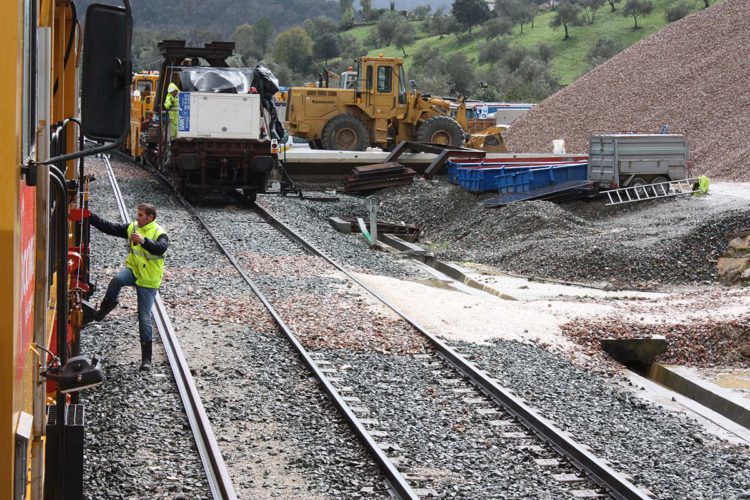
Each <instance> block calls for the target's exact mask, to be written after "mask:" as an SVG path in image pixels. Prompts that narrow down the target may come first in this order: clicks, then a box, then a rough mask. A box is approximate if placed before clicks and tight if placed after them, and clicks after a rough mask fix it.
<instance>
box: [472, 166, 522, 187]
mask: <svg viewBox="0 0 750 500" xmlns="http://www.w3.org/2000/svg"><path fill="white" fill-rule="evenodd" d="M529 169H530V168H529V167H499V168H470V167H469V168H466V167H459V168H458V169H457V174H458V185H459V186H461V187H462V188H464V189H466V190H467V191H471V192H472V193H484V192H486V191H495V190H497V188H498V186H497V181H496V179H497V178H498V177H502V178H503V179H504V180H503V181H501V182H503V183H504V184H503V185H504V186H509V185H515V184H523V183H528V182H529V177H528V176H526V177H524V176H523V175H521V174H523V173H525V172H528V171H529Z"/></svg>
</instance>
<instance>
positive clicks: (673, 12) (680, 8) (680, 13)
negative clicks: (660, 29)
mask: <svg viewBox="0 0 750 500" xmlns="http://www.w3.org/2000/svg"><path fill="white" fill-rule="evenodd" d="M688 14H690V6H689V5H688V4H687V3H685V2H680V3H678V4H676V5H673V6H671V7H669V8H668V9H667V10H665V11H664V18H665V19H666V20H667V22H668V23H673V22H675V21H678V20H680V19H682V18H683V17H685V16H687V15H688Z"/></svg>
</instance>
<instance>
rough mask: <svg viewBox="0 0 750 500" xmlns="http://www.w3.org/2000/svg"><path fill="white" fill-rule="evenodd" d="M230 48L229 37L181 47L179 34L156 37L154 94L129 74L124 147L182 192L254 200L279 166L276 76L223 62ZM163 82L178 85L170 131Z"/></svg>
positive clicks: (280, 133) (140, 77)
mask: <svg viewBox="0 0 750 500" xmlns="http://www.w3.org/2000/svg"><path fill="white" fill-rule="evenodd" d="M233 50H234V42H211V43H207V44H205V46H204V47H187V46H186V44H185V41H184V40H163V41H161V42H159V51H160V53H161V55H162V56H163V58H164V59H163V63H162V67H161V70H160V71H159V73H158V78H157V81H156V89H155V92H154V97H153V100H151V101H149V100H148V99H150V98H151V96H150V95H149V96H147V97H146V98H145V99H144V96H143V93H142V91H141V90H140V89H139V88H138V86H139V82H142V80H143V79H144V78H145V76H144V75H136V76H135V77H134V79H133V85H132V89H131V91H132V102H133V106H132V117H131V130H130V136H129V140H128V145H135V144H136V143H138V146H131V147H129V148H125V149H126V151H127V152H128V153H129V154H130V155H131V156H133V157H134V158H136V159H138V160H140V161H141V162H143V163H148V164H150V165H151V166H152V167H154V168H156V169H158V170H160V171H161V172H162V173H164V174H166V175H167V177H168V178H170V179H171V180H172V182H173V183H174V184H175V186H176V187H177V188H178V189H179V190H180V191H181V192H182V193H183V194H185V195H188V194H201V193H207V192H216V191H218V192H226V191H237V190H241V191H242V192H243V193H244V194H245V196H246V197H247V198H249V199H250V200H251V201H254V200H255V198H256V196H257V194H258V193H263V192H265V190H266V187H267V185H268V180H269V175H270V174H271V172H272V171H273V170H274V169H275V168H277V167H278V166H279V158H278V152H279V142H280V140H281V139H282V137H283V135H284V130H283V128H282V126H281V122H280V121H279V119H278V117H277V112H276V107H275V105H274V103H273V95H274V94H275V93H276V92H278V90H279V89H278V81H277V80H276V78H275V77H274V76H273V74H272V73H271V72H270V71H269V70H268V69H267V68H265V67H263V66H260V65H259V66H257V67H255V68H254V69H251V68H230V67H229V65H228V63H227V59H228V58H229V57H231V56H232V53H233ZM203 61H206V62H207V63H208V65H204V63H203ZM170 84H175V85H176V86H177V87H178V88H179V91H180V92H179V97H178V102H179V105H178V116H177V117H176V119H177V120H178V123H177V126H176V127H174V128H175V129H176V133H174V132H175V130H174V129H173V130H172V131H170V128H171V127H170V124H169V119H170V118H169V116H170V115H169V113H168V112H167V110H166V109H165V100H166V97H167V93H168V89H169V85H170ZM144 106H145V108H144ZM173 118H174V115H173Z"/></svg>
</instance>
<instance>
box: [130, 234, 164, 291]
mask: <svg viewBox="0 0 750 500" xmlns="http://www.w3.org/2000/svg"><path fill="white" fill-rule="evenodd" d="M133 231H135V232H137V233H138V234H140V235H141V236H143V237H144V238H148V239H150V240H153V241H156V240H157V239H159V236H161V235H162V234H166V231H164V228H162V227H161V226H160V225H159V224H157V223H156V221H151V222H149V223H148V224H146V225H145V226H143V227H138V223H137V222H136V221H133V222H131V223H130V225H129V226H128V242H129V244H130V253H129V254H128V258H127V259H125V266H126V267H128V268H129V269H131V270H132V271H133V274H135V284H136V285H138V286H142V287H143V288H159V286H161V279H162V277H163V276H164V255H163V254H162V255H153V254H151V253H149V252H148V251H147V250H146V249H145V248H143V246H141V245H138V244H136V243H134V242H132V241H130V236H131V235H132V234H133Z"/></svg>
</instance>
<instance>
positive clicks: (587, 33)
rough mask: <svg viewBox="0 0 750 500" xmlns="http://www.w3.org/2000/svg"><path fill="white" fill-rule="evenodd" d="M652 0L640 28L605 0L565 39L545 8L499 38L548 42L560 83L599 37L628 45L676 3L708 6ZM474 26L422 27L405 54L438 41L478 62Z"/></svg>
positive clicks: (397, 53)
mask: <svg viewBox="0 0 750 500" xmlns="http://www.w3.org/2000/svg"><path fill="white" fill-rule="evenodd" d="M652 1H653V10H652V12H651V13H650V14H648V15H646V16H642V17H639V18H638V28H639V29H638V30H634V29H633V18H632V17H630V16H628V17H625V16H623V9H624V7H625V2H618V3H616V4H615V6H616V8H617V10H616V11H614V12H612V11H611V8H610V5H609V4H605V5H604V6H603V7H601V8H600V9H599V10H597V11H596V15H595V18H594V23H593V24H588V23H585V22H584V24H583V25H581V26H570V27H569V34H570V37H569V38H568V40H563V37H564V36H565V34H564V31H563V29H562V28H558V29H555V28H552V27H550V22H551V21H552V19H553V18H554V16H555V13H554V12H553V11H541V12H540V13H539V14H538V15H537V16H536V17H535V18H534V27H533V28H532V27H531V26H530V24H526V25H525V26H524V29H523V34H520V28H519V27H518V26H515V27H514V28H513V32H512V33H511V34H510V35H504V36H502V37H501V38H503V39H505V40H507V42H508V44H509V45H510V46H511V47H513V46H517V47H523V48H526V49H529V50H535V48H536V47H537V46H538V45H540V44H546V45H548V46H549V47H550V48H551V51H552V60H551V61H550V70H551V73H552V75H553V76H555V77H557V78H558V79H559V81H560V83H561V84H563V85H567V84H569V83H571V82H572V81H573V80H575V79H576V78H578V77H579V76H581V75H582V74H584V73H586V72H587V71H588V70H589V69H591V67H590V65H589V61H588V54H589V52H591V50H592V48H594V46H596V45H597V43H598V42H599V40H600V39H603V38H605V39H610V40H612V41H613V42H614V43H615V44H616V45H617V46H619V47H623V48H625V47H628V46H630V45H632V44H634V43H636V42H638V41H639V40H641V39H642V38H645V37H647V36H649V35H651V34H653V33H655V32H657V31H659V30H660V29H662V28H663V27H664V26H666V25H667V20H666V16H665V12H666V11H667V10H668V9H670V8H673V7H674V6H675V5H677V4H682V5H685V6H687V8H688V9H689V12H691V13H692V12H695V11H697V10H700V9H701V8H703V7H704V5H703V1H700V2H697V1H690V2H685V0H652ZM713 3H717V2H713ZM411 22H412V23H413V24H415V25H416V26H415V27H418V28H421V25H422V24H423V22H422V21H411ZM368 29H370V28H369V27H357V28H354V29H351V30H349V31H346V32H345V33H348V34H351V35H352V36H355V37H356V38H357V39H358V41H360V43H361V42H362V41H363V40H364V39H365V36H366V34H367V31H368ZM472 31H473V33H472V35H471V36H462V35H468V33H458V34H457V33H452V34H450V35H446V36H444V37H443V39H442V40H441V39H440V38H439V37H437V36H432V37H425V36H424V30H423V29H418V31H417V37H418V38H417V40H416V41H415V42H414V43H413V44H412V45H408V46H406V47H405V50H406V52H407V54H413V53H414V52H415V51H417V50H418V49H419V48H420V47H426V46H429V47H436V48H438V49H439V51H440V53H441V54H442V55H443V56H444V57H449V56H450V55H452V54H453V53H462V54H464V55H466V56H467V58H469V60H470V61H473V62H477V61H478V56H479V50H480V48H481V47H482V46H484V45H485V44H486V43H487V41H486V39H485V38H484V37H483V35H482V31H481V30H480V29H477V28H476V27H475V28H474V29H473V30H472ZM380 53H382V54H383V55H385V56H392V57H403V54H402V52H401V50H399V49H398V48H397V47H395V46H394V45H389V46H386V47H378V48H371V49H370V50H368V52H367V54H368V55H371V56H373V55H377V54H380ZM405 61H406V65H407V68H409V66H410V64H411V62H412V60H411V59H410V57H407V58H406V59H405ZM480 66H481V65H480V64H479V63H478V62H477V67H478V68H479V67H480Z"/></svg>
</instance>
